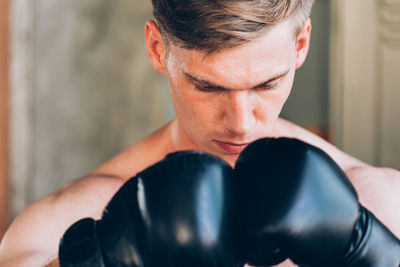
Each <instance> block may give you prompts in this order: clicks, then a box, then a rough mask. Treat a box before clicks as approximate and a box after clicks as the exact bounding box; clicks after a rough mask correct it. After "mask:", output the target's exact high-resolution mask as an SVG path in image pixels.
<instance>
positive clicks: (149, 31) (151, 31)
mask: <svg viewBox="0 0 400 267" xmlns="http://www.w3.org/2000/svg"><path fill="white" fill-rule="evenodd" d="M144 36H145V38H146V51H147V55H148V56H149V59H150V62H151V64H152V65H153V67H154V69H155V70H156V71H158V72H159V73H162V74H166V73H167V70H166V58H165V57H166V54H165V51H166V49H165V46H164V42H163V39H162V36H161V32H160V29H159V28H158V26H157V24H156V23H155V22H154V21H152V20H149V21H148V22H147V23H146V26H145V29H144Z"/></svg>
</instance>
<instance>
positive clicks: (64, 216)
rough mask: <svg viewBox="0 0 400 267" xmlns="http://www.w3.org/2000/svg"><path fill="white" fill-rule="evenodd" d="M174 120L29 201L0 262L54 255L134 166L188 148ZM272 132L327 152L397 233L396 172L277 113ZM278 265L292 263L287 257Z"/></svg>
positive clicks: (34, 261) (34, 262) (399, 184)
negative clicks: (67, 234)
mask: <svg viewBox="0 0 400 267" xmlns="http://www.w3.org/2000/svg"><path fill="white" fill-rule="evenodd" d="M175 124H176V120H172V121H171V122H170V123H168V124H167V125H165V126H164V127H162V128H161V129H159V130H158V131H156V132H155V133H153V134H152V135H150V136H149V137H147V138H146V139H144V140H142V141H141V142H139V143H137V144H135V145H133V146H131V147H130V148H128V149H127V150H125V151H124V152H122V153H120V154H119V155H117V156H116V157H114V158H113V159H111V160H110V161H108V162H106V163H105V164H103V165H101V166H100V167H99V168H97V169H96V170H94V171H93V172H91V173H90V174H88V175H87V176H85V177H83V178H80V179H76V180H73V181H72V182H70V183H69V184H67V185H65V186H64V187H62V188H61V189H59V190H58V191H56V192H55V193H53V194H51V195H48V196H46V197H44V198H42V199H40V200H39V201H37V202H35V203H33V204H32V205H30V206H29V207H28V208H27V209H26V210H25V211H24V212H22V213H21V214H20V215H19V216H18V217H17V218H16V220H15V221H14V222H13V224H12V225H11V227H10V229H9V231H8V232H7V234H6V236H5V237H4V239H3V242H2V244H1V247H0V266H13V267H16V266H45V265H46V264H48V263H49V262H51V261H53V260H54V259H55V258H56V257H57V252H58V243H59V240H60V238H61V236H62V234H63V233H64V231H65V230H66V229H67V228H68V227H69V226H70V225H71V224H72V223H73V222H75V221H77V220H79V219H81V218H83V217H93V218H96V219H98V218H100V216H101V214H102V211H103V209H104V207H105V206H106V204H107V202H108V201H109V200H110V199H111V197H112V196H113V195H114V193H115V192H116V191H117V190H118V188H120V187H121V185H122V184H123V183H124V182H125V181H127V179H129V178H130V177H132V176H134V175H135V174H136V173H137V172H138V171H140V170H142V169H144V168H146V167H147V166H149V165H151V164H153V163H155V162H156V161H158V160H161V159H162V158H163V157H164V156H165V155H166V154H168V153H170V152H173V151H177V150H184V149H190V147H185V145H181V146H177V145H176V144H177V142H176V140H174V127H175ZM274 136H276V137H278V136H285V137H294V138H298V139H301V140H304V141H306V142H308V143H311V144H313V145H315V146H317V147H319V148H321V149H323V150H324V151H325V152H327V153H328V154H329V155H330V156H331V157H332V158H333V159H334V160H335V161H336V162H337V163H338V164H339V165H340V166H341V167H342V169H343V170H344V171H345V172H346V173H347V175H348V177H349V179H350V181H351V182H352V183H353V185H354V187H355V188H356V190H357V192H358V194H359V197H360V201H361V203H362V204H363V205H365V206H366V207H367V208H369V209H370V210H371V211H372V212H373V213H374V214H375V215H376V216H377V217H378V218H379V219H380V220H381V221H382V222H384V223H385V224H386V225H387V226H388V227H389V228H390V229H391V230H392V232H393V233H394V234H395V235H397V236H398V237H400V220H399V219H400V211H399V209H398V207H399V205H400V196H399V194H398V192H400V173H399V172H397V171H395V170H392V169H382V168H374V167H372V166H369V165H367V164H365V163H363V162H361V161H359V160H357V159H355V158H353V157H351V156H349V155H347V154H345V153H343V152H342V151H340V150H338V149H337V148H336V147H334V146H333V145H331V144H329V143H327V142H326V141H324V140H323V139H321V138H319V137H317V136H315V135H313V134H312V133H310V132H308V131H306V130H305V129H303V128H301V127H299V126H296V125H295V124H292V123H290V122H288V121H285V120H283V119H279V120H278V123H277V124H276V128H275V132H274ZM279 266H295V265H294V264H293V263H291V262H290V261H289V260H288V261H286V262H284V263H282V264H280V265H279Z"/></svg>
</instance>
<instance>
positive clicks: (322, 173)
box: [235, 138, 400, 267]
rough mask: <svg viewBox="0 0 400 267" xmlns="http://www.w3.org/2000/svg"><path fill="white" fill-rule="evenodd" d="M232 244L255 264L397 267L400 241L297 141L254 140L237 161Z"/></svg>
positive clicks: (330, 164) (326, 163) (338, 173)
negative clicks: (235, 227) (235, 240)
mask: <svg viewBox="0 0 400 267" xmlns="http://www.w3.org/2000/svg"><path fill="white" fill-rule="evenodd" d="M235 173H236V176H237V182H238V188H240V191H238V194H239V195H238V200H239V202H238V203H239V204H240V207H239V211H238V214H239V215H240V216H239V218H238V232H239V236H238V239H239V240H238V244H239V247H240V248H239V249H240V251H241V253H242V255H243V256H244V257H245V258H246V261H247V262H248V263H249V264H251V265H255V266H269V265H274V264H278V263H280V262H282V261H284V260H285V259H287V258H290V259H291V260H292V261H293V262H294V263H296V264H298V265H300V266H348V267H361V266H363V267H366V266H368V267H372V266H373V267H378V266H379V267H399V264H400V241H399V240H398V239H397V238H396V237H395V236H394V235H393V234H392V233H391V232H390V231H389V230H388V229H387V228H386V227H385V226H384V225H383V224H382V223H381V222H379V220H378V219H377V218H375V216H374V215H373V214H372V213H371V212H369V211H368V210H367V209H365V208H364V207H363V206H361V205H360V204H359V202H358V198H357V194H356V192H355V189H354V188H353V186H352V185H351V183H350V182H349V180H348V178H347V177H346V175H345V174H344V172H343V171H342V170H341V169H340V168H339V167H338V165H337V164H336V163H335V162H334V161H333V160H332V159H331V158H330V157H329V156H328V155H327V154H326V153H325V152H323V151H322V150H320V149H318V148H316V147H314V146H311V145H309V144H306V143H304V142H302V141H299V140H296V139H288V138H279V139H272V138H265V139H260V140H258V141H256V142H254V143H252V144H250V145H249V146H247V147H246V149H245V150H244V151H243V152H242V153H241V155H240V156H239V159H238V161H237V163H236V167H235Z"/></svg>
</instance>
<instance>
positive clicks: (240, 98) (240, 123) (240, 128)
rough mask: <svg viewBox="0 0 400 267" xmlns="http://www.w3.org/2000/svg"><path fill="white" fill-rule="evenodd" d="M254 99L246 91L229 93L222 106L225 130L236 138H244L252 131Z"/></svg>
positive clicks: (254, 117)
mask: <svg viewBox="0 0 400 267" xmlns="http://www.w3.org/2000/svg"><path fill="white" fill-rule="evenodd" d="M255 101H256V100H255V99H254V98H253V96H252V95H251V93H249V92H248V91H233V92H232V91H231V92H230V93H229V95H228V97H227V99H226V102H225V103H224V106H223V112H222V116H223V119H224V120H223V121H224V123H225V128H226V129H227V130H228V131H229V132H230V134H232V135H234V136H236V137H243V138H245V136H246V135H248V134H249V132H250V131H251V130H252V129H254V127H255V124H256V122H257V120H256V115H257V113H256V103H255Z"/></svg>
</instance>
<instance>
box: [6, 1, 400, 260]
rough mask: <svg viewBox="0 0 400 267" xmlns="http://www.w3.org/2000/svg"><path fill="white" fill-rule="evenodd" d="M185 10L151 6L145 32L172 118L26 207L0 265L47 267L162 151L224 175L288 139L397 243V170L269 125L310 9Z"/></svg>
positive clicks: (289, 79)
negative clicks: (301, 145)
mask: <svg viewBox="0 0 400 267" xmlns="http://www.w3.org/2000/svg"><path fill="white" fill-rule="evenodd" d="M189 2H190V3H188V2H187V1H185V3H183V2H182V3H179V1H170V0H153V6H154V15H155V19H156V21H148V22H147V24H146V26H145V37H146V50H147V53H148V56H149V59H150V61H151V63H152V65H153V66H154V68H155V70H157V71H158V72H160V73H162V74H164V75H167V76H168V79H169V84H170V90H171V97H172V102H173V105H174V108H175V112H176V117H175V118H174V119H173V120H172V121H170V122H169V123H168V124H166V125H165V126H163V127H162V128H160V129H159V130H157V131H156V132H154V133H153V134H151V135H150V136H148V137H147V138H145V139H144V140H142V141H140V142H139V143H137V144H135V145H133V146H132V147H130V148H128V149H127V150H126V151H124V152H122V153H120V154H119V155H117V156H116V157H114V158H113V159H111V160H110V161H108V162H106V163H105V164H103V165H102V166H100V167H99V168H97V169H96V170H94V171H93V172H92V173H90V174H89V175H87V176H86V177H83V178H80V179H77V180H74V181H72V182H70V183H69V184H67V185H66V186H64V187H63V188H61V189H59V190H58V191H56V192H54V193H53V194H51V195H49V196H46V197H44V198H42V199H41V200H39V201H37V202H35V203H33V204H32V205H30V206H29V207H28V208H27V209H26V210H25V211H23V212H22V213H21V214H20V215H19V216H18V217H17V218H16V220H15V221H14V222H13V224H12V225H11V226H10V228H9V230H8V232H7V233H6V235H5V237H4V239H3V242H2V244H1V247H0V265H1V266H43V265H45V264H47V263H49V262H51V261H52V260H54V259H55V258H56V257H57V252H58V245H59V241H60V238H61V236H62V235H63V233H64V232H65V230H66V229H67V228H68V227H69V226H70V225H71V224H72V223H74V222H75V221H77V220H79V219H81V218H83V217H93V218H96V219H98V218H99V217H100V216H101V214H102V211H103V209H104V207H105V205H106V204H107V202H108V201H109V200H110V198H111V197H112V196H113V195H114V194H115V192H116V191H117V190H118V189H119V188H120V187H121V185H122V184H123V183H124V182H125V181H127V179H129V178H130V177H132V176H134V175H135V174H136V173H137V172H139V171H141V170H143V169H144V168H146V167H148V166H150V165H151V164H153V163H155V162H157V161H159V160H161V159H162V158H163V157H164V156H165V155H166V154H168V153H170V152H173V151H179V150H186V149H195V150H202V151H206V152H208V153H211V154H214V155H217V156H219V157H221V158H223V159H224V160H226V161H227V162H228V163H229V164H230V165H232V166H233V165H234V164H235V161H236V159H237V157H238V155H239V153H240V152H241V151H242V150H243V149H244V148H245V147H246V145H247V144H249V143H250V142H252V141H254V140H256V139H259V138H261V137H267V136H268V137H293V138H297V139H300V140H303V141H305V142H307V143H310V144H312V145H314V146H317V147H319V148H320V149H322V150H324V151H325V152H326V153H327V154H329V155H330V156H331V157H332V158H333V159H334V160H335V161H336V162H337V163H338V164H339V166H340V167H341V168H342V169H343V170H344V171H345V173H346V174H347V176H348V177H349V179H350V181H351V183H352V184H353V186H354V187H355V188H356V190H357V192H358V195H359V198H360V201H361V203H362V204H363V205H364V206H365V207H367V208H368V209H369V210H371V211H372V212H373V213H374V214H375V216H376V217H378V218H379V219H380V220H381V221H382V222H383V223H384V224H385V225H386V226H387V227H388V228H389V229H390V230H391V231H392V232H393V233H394V234H395V235H396V236H397V237H400V223H399V221H400V211H399V209H398V207H399V205H400V197H399V194H398V192H400V174H399V172H398V171H395V170H392V169H383V168H375V167H372V166H369V165H368V164H366V163H363V162H361V161H359V160H357V159H355V158H353V157H351V156H349V155H347V154H345V153H344V152H342V151H340V150H338V149H337V148H336V147H334V146H333V145H331V144H329V143H327V142H326V141H324V140H322V139H321V138H319V137H317V136H315V135H313V134H312V133H310V132H308V131H306V130H304V129H302V128H301V127H299V126H297V125H295V124H293V123H291V122H288V121H285V120H283V119H281V118H279V113H280V111H281V109H282V107H283V105H284V103H285V101H286V99H287V97H288V95H289V93H290V90H291V88H292V83H293V79H294V75H295V71H296V69H298V68H299V67H300V66H301V65H302V64H303V62H304V60H305V58H306V56H307V52H308V47H309V41H310V31H311V22H310V19H309V18H308V16H309V12H310V10H311V6H312V2H313V1H312V0H306V1H300V0H292V1H286V0H278V1H265V0H247V1H245V0H243V1H229V0H215V1H208V0H203V1H189ZM299 108H301V107H299ZM280 266H293V264H292V263H290V262H289V261H286V262H285V263H283V264H281V265H280Z"/></svg>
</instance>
